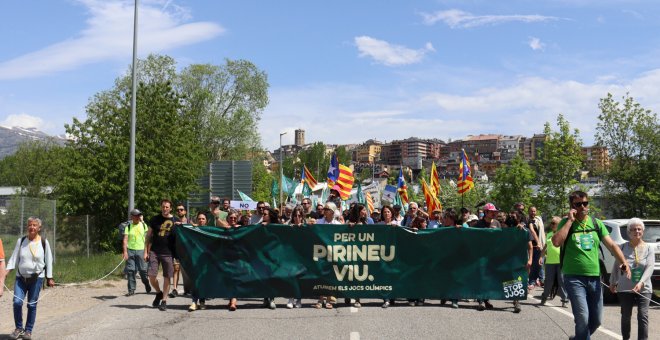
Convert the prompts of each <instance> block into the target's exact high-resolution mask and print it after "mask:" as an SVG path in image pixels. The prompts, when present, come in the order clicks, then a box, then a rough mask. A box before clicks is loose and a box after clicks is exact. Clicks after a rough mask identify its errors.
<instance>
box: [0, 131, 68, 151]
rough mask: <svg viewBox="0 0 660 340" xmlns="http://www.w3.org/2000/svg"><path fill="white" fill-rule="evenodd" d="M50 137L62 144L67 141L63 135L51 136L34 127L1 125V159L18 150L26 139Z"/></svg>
mask: <svg viewBox="0 0 660 340" xmlns="http://www.w3.org/2000/svg"><path fill="white" fill-rule="evenodd" d="M48 139H53V140H55V141H56V142H57V143H60V144H64V142H65V139H64V138H62V137H54V136H50V135H47V134H45V133H43V132H41V131H39V130H37V129H34V128H29V129H25V128H19V127H12V128H7V127H4V126H0V159H2V158H4V157H5V156H7V155H11V154H13V153H14V152H16V150H18V146H19V145H20V144H21V143H22V142H24V141H30V140H44V141H45V140H48Z"/></svg>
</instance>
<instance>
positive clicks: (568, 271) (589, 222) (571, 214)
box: [0, 191, 655, 339]
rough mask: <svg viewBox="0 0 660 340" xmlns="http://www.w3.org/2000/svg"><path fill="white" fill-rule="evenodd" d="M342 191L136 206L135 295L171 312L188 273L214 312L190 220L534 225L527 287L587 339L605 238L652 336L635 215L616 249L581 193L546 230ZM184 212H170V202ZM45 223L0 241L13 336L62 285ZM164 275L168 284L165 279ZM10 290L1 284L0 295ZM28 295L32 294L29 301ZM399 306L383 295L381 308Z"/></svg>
mask: <svg viewBox="0 0 660 340" xmlns="http://www.w3.org/2000/svg"><path fill="white" fill-rule="evenodd" d="M340 204H341V201H340V199H339V194H338V192H336V191H333V192H332V193H331V195H330V197H329V199H328V200H327V201H326V202H325V203H323V204H321V203H319V204H317V205H316V206H315V207H314V206H313V204H312V201H311V200H310V199H309V198H304V199H303V200H302V201H301V203H300V204H299V205H285V206H283V207H281V209H277V208H273V207H271V206H269V204H268V203H267V202H263V201H260V202H257V205H256V211H255V212H254V213H252V212H250V211H238V210H234V209H231V208H230V201H229V200H228V199H220V198H219V197H216V196H214V197H212V199H211V202H210V204H209V209H208V210H206V211H200V212H198V213H197V214H195V215H194V217H192V218H191V217H190V216H189V215H188V212H187V210H186V207H185V205H183V204H181V203H177V204H175V205H173V203H172V202H171V201H169V200H167V199H164V200H162V201H161V202H160V209H161V213H160V214H158V215H156V216H154V217H153V218H151V219H150V220H149V221H148V222H145V221H144V218H143V214H142V212H141V211H140V210H138V209H133V210H132V211H131V212H130V215H131V221H130V223H129V224H128V226H127V227H126V228H125V229H124V237H123V253H122V255H123V258H124V260H126V266H125V273H126V276H127V281H128V284H127V293H126V295H127V296H132V295H134V294H135V292H136V289H137V287H136V286H137V282H136V277H137V275H139V276H140V279H141V282H142V284H143V285H144V288H145V291H146V293H150V292H151V291H152V290H154V291H155V294H156V296H155V298H154V301H153V303H152V305H153V307H155V308H158V309H159V310H161V311H166V310H167V301H168V298H175V297H177V296H179V295H180V294H179V292H178V291H177V288H178V287H179V277H180V276H181V277H182V278H183V288H184V291H183V295H187V296H190V298H191V300H192V301H191V304H190V307H189V308H188V310H189V311H191V312H193V311H196V310H203V309H206V300H207V299H205V297H203V296H200V294H199V292H198V291H197V290H196V288H195V287H194V285H193V284H192V281H191V280H190V279H188V277H187V275H186V273H185V271H184V270H183V269H182V268H181V266H180V265H179V262H178V256H177V254H176V251H175V237H174V230H175V228H176V227H177V226H179V225H182V224H192V225H195V226H200V227H201V226H215V227H218V228H238V227H241V226H247V225H255V224H261V225H264V226H267V225H268V224H286V225H290V226H291V227H294V228H300V227H305V226H307V225H316V224H318V225H320V224H346V225H349V226H351V227H353V226H357V225H367V224H378V225H385V226H390V227H408V228H411V229H412V230H413V231H416V230H421V229H437V228H518V229H521V230H525V231H527V235H528V242H527V244H526V247H527V249H526V250H527V254H528V256H527V262H526V263H525V264H524V265H525V266H526V268H527V270H528V272H529V282H528V290H532V289H534V288H536V287H540V288H543V293H542V294H541V305H544V304H546V302H547V300H548V299H552V298H554V296H555V294H556V295H559V298H560V301H561V304H562V307H566V306H567V304H568V303H569V302H570V304H571V308H572V311H573V315H574V319H575V337H574V338H575V339H589V338H590V336H591V334H593V333H594V332H595V331H596V329H597V328H598V327H599V326H600V323H601V319H602V304H603V302H602V290H601V289H602V288H601V282H600V265H599V257H598V249H599V245H600V243H601V242H602V243H603V244H604V245H605V247H607V248H608V249H609V250H610V252H611V253H612V254H613V255H614V257H615V259H616V263H615V268H613V270H612V277H611V279H610V282H612V285H611V286H610V289H611V290H612V292H618V293H619V294H618V295H619V299H620V301H621V313H622V318H621V330H622V333H623V337H624V339H627V338H629V337H630V319H631V314H632V309H633V307H634V306H637V309H638V336H639V339H646V338H647V337H648V326H649V325H648V308H649V301H650V297H651V294H652V287H651V279H650V278H651V274H652V272H653V267H654V263H655V262H654V261H655V255H654V249H653V247H649V246H648V245H646V244H645V243H644V241H643V240H642V236H643V233H644V223H643V221H641V220H640V219H636V218H633V219H631V220H630V223H629V224H628V234H629V239H630V241H628V242H626V243H624V244H622V245H617V244H616V243H614V241H612V239H611V238H610V237H609V234H608V231H607V229H606V228H605V226H604V225H603V223H602V221H600V220H598V219H596V218H593V217H591V216H590V215H589V214H588V212H589V208H588V205H589V197H588V195H587V194H586V193H584V192H582V191H576V192H573V193H571V195H570V196H569V204H570V209H569V210H568V212H567V214H566V216H564V217H559V216H553V217H551V218H550V219H549V223H548V224H547V225H548V227H547V229H546V227H545V225H546V224H544V222H543V220H542V218H541V217H540V216H539V215H538V211H537V209H536V207H533V206H532V207H529V208H528V209H525V207H524V204H522V203H517V204H515V205H514V206H513V207H512V208H511V209H510V211H508V212H505V211H500V210H499V209H497V208H496V207H495V205H494V204H492V203H485V204H483V205H481V206H479V207H477V208H476V211H475V213H473V212H472V211H470V210H469V209H467V208H460V209H454V208H447V209H444V210H440V209H435V210H433V211H426V210H424V209H423V208H422V207H420V206H419V205H418V204H417V203H415V202H410V203H409V204H408V209H407V211H405V212H404V213H402V207H401V206H400V205H384V206H382V207H380V209H374V211H372V212H371V213H369V210H368V208H367V207H366V206H365V205H364V204H359V203H355V204H351V205H350V207H349V208H348V209H345V210H344V211H341V209H340V208H339V207H340ZM173 206H174V207H176V211H174V212H173V211H172V207H173ZM40 230H41V220H40V219H38V218H36V217H30V218H29V219H28V225H27V235H26V236H23V237H21V238H19V240H18V241H17V243H16V247H15V249H14V251H13V253H12V256H11V258H10V259H9V261H8V262H7V263H6V265H5V256H4V250H3V247H2V240H0V284H1V285H2V286H3V287H4V279H5V276H6V274H7V273H9V272H10V271H11V270H14V269H15V270H16V281H15V284H14V301H13V307H14V322H15V330H14V332H13V333H12V334H11V335H10V337H11V338H13V339H17V338H23V339H31V336H32V330H33V327H34V324H35V320H36V309H37V301H38V299H39V292H40V289H41V288H42V286H43V284H44V280H45V281H46V283H47V285H48V286H51V287H52V286H54V285H55V282H54V280H53V275H52V273H53V268H52V267H53V266H52V252H51V249H50V245H49V243H48V241H47V240H45V239H42V238H41V237H40V235H39V232H40ZM159 271H160V272H162V277H163V279H162V282H159V281H158V278H157V275H158V273H159ZM2 293H3V289H2V287H0V296H1V295H2ZM26 296H27V300H25V299H26ZM287 298H288V301H287V303H286V307H287V308H290V309H291V308H300V307H302V296H294V297H287ZM24 301H26V302H27V310H28V314H27V320H26V323H25V324H24V323H23V318H22V307H23V303H24ZM447 301H450V302H451V307H453V308H459V305H458V302H459V300H458V299H455V298H452V297H448V299H443V300H441V301H440V302H441V304H445V303H446V302H447ZM344 303H345V304H346V305H349V306H352V307H356V308H359V307H361V301H360V299H345V301H344ZM394 303H395V300H385V301H383V303H382V307H383V308H387V307H389V306H391V305H393V304H394ZM407 303H408V304H409V305H410V306H418V305H423V304H425V300H424V299H423V297H418V298H414V299H408V301H407ZM476 303H477V306H476V309H477V310H479V311H483V310H486V309H493V308H494V307H493V305H492V304H491V303H490V302H489V301H488V300H477V301H476ZM513 303H514V304H513V306H514V309H513V311H514V312H515V313H519V312H520V311H521V307H520V303H519V301H514V302H513ZM336 304H337V299H336V298H335V297H333V296H321V297H319V298H318V301H317V302H316V303H314V304H313V307H314V308H318V309H321V308H327V309H332V308H334V307H335V306H336ZM263 306H264V307H266V308H270V309H276V307H277V306H276V304H275V297H272V296H271V297H265V298H264V299H263ZM227 308H228V310H230V311H236V310H237V309H238V305H237V299H236V298H230V299H229V303H228V305H227Z"/></svg>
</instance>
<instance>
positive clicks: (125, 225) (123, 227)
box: [117, 221, 148, 251]
mask: <svg viewBox="0 0 660 340" xmlns="http://www.w3.org/2000/svg"><path fill="white" fill-rule="evenodd" d="M139 224H141V225H142V226H143V227H144V230H145V231H147V229H148V228H147V224H146V223H144V222H143V221H140V223H139ZM126 228H128V232H129V233H130V232H131V221H124V222H121V223H119V224H118V225H117V230H118V231H119V235H117V242H118V243H119V250H121V251H123V250H124V232H125V231H126Z"/></svg>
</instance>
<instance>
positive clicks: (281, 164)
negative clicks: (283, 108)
mask: <svg viewBox="0 0 660 340" xmlns="http://www.w3.org/2000/svg"><path fill="white" fill-rule="evenodd" d="M284 135H286V132H282V133H280V206H282V181H283V180H284V162H283V160H282V153H283V152H284V150H282V136H284ZM276 208H277V207H276Z"/></svg>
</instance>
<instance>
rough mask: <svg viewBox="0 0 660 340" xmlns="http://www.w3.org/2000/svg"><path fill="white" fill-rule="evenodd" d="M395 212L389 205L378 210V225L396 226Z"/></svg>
mask: <svg viewBox="0 0 660 340" xmlns="http://www.w3.org/2000/svg"><path fill="white" fill-rule="evenodd" d="M395 213H396V212H395V210H394V209H392V207H390V206H389V205H386V206H383V207H382V208H381V209H380V221H379V222H378V224H385V225H390V226H398V225H399V222H398V221H397V220H396V219H395V217H394V214H395Z"/></svg>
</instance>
